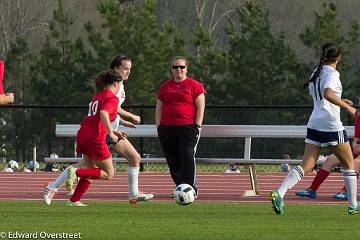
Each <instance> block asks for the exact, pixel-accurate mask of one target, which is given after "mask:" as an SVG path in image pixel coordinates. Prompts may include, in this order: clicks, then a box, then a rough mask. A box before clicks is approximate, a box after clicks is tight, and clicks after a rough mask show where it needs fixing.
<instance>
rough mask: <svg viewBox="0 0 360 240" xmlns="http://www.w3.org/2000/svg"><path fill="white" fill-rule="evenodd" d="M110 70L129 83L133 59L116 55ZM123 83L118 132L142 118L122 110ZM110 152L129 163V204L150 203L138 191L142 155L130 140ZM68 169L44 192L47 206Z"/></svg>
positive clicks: (98, 86)
mask: <svg viewBox="0 0 360 240" xmlns="http://www.w3.org/2000/svg"><path fill="white" fill-rule="evenodd" d="M109 68H110V69H113V70H115V71H116V72H118V73H119V74H120V75H121V77H122V79H123V82H124V81H127V80H128V78H129V75H130V71H131V59H130V58H128V57H127V56H125V55H123V54H118V55H116V56H115V57H114V58H113V60H112V61H111V62H110V66H109ZM123 82H122V83H121V86H120V90H119V92H118V93H117V94H116V96H117V97H118V98H119V105H118V110H117V113H118V116H117V118H116V120H115V121H113V122H112V123H111V126H112V128H113V129H115V130H117V129H119V128H120V125H123V126H125V127H131V128H136V125H137V124H139V123H140V121H141V120H140V116H138V115H135V114H132V113H130V112H128V111H125V110H124V109H122V108H121V105H122V103H123V102H124V100H125V89H124V85H123ZM102 89H103V86H102V85H101V84H100V83H99V82H95V92H100V91H102ZM126 119H127V120H126ZM110 150H111V151H113V152H116V153H117V154H119V155H122V156H123V157H125V158H126V159H127V160H128V161H129V168H128V171H127V172H128V188H129V203H130V204H136V203H137V202H139V201H148V200H150V199H152V198H153V197H154V195H153V194H151V193H143V192H141V191H139V189H138V177H139V169H140V161H141V157H140V154H139V153H138V152H137V151H136V149H135V148H134V146H133V145H132V144H131V143H130V142H129V140H128V139H123V140H122V141H119V142H118V143H116V144H115V145H111V146H110ZM74 167H75V168H86V166H82V165H80V163H77V164H75V165H74ZM68 178H69V177H68V169H65V170H64V171H63V172H62V173H61V174H60V176H59V177H58V178H57V179H56V180H55V181H54V182H50V183H49V184H47V186H46V187H45V188H44V191H43V199H44V202H45V203H46V204H47V205H50V204H51V200H52V198H53V197H54V195H55V194H56V192H57V190H58V189H59V188H60V187H61V186H62V185H64V183H65V181H66V180H67V179H68ZM66 188H67V190H68V191H69V192H70V194H72V185H71V186H68V185H66Z"/></svg>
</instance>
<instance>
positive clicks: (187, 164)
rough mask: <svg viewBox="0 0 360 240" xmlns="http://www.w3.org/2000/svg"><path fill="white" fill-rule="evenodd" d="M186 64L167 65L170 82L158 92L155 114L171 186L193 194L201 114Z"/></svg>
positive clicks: (198, 89) (198, 87)
mask: <svg viewBox="0 0 360 240" xmlns="http://www.w3.org/2000/svg"><path fill="white" fill-rule="evenodd" d="M187 67H188V66H187V61H186V59H185V58H184V57H175V58H174V59H173V60H172V61H171V73H172V75H173V79H170V80H168V81H166V82H165V83H164V84H163V85H162V86H161V87H160V89H159V91H158V94H157V103H156V111H155V121H156V126H157V130H158V136H159V139H160V142H161V146H162V149H163V151H164V154H165V158H166V161H167V163H168V165H169V168H170V174H171V177H172V179H173V181H174V183H175V185H176V186H177V185H179V184H182V183H187V184H189V185H191V186H192V187H193V188H194V189H195V192H196V194H197V183H196V162H195V153H196V147H197V144H198V142H199V138H200V132H201V125H202V122H203V118H204V111H205V93H206V91H205V89H204V87H203V85H202V84H201V83H200V82H198V81H196V80H194V79H192V78H191V77H188V76H187Z"/></svg>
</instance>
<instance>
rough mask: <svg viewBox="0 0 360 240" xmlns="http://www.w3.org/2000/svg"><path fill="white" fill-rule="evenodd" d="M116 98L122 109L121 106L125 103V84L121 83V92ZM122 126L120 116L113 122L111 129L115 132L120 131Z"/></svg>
mask: <svg viewBox="0 0 360 240" xmlns="http://www.w3.org/2000/svg"><path fill="white" fill-rule="evenodd" d="M116 97H117V98H118V99H119V105H118V106H119V107H121V104H123V102H124V101H125V89H124V84H123V83H121V85H120V90H119V92H118V93H117V94H116ZM119 125H120V116H119V114H118V115H117V116H116V119H115V120H114V121H113V122H111V127H112V129H114V130H118V128H119Z"/></svg>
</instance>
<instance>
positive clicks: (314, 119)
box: [307, 65, 344, 132]
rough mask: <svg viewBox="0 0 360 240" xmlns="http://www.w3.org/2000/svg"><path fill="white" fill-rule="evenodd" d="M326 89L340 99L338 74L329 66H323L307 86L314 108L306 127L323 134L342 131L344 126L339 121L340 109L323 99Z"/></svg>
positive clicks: (340, 90) (340, 86)
mask: <svg viewBox="0 0 360 240" xmlns="http://www.w3.org/2000/svg"><path fill="white" fill-rule="evenodd" d="M326 88H331V89H332V91H333V92H334V93H335V95H336V96H337V97H339V98H341V94H342V85H341V81H340V73H339V72H338V71H336V69H334V68H333V67H331V66H329V65H324V66H323V68H322V70H321V72H320V74H319V77H318V78H317V79H316V80H315V81H314V82H311V83H310V84H309V92H310V95H311V96H312V99H313V104H314V108H313V111H312V113H311V116H310V119H309V122H308V125H307V127H308V128H311V129H314V130H318V131H324V132H337V131H342V130H344V126H343V124H342V122H341V120H340V107H339V106H337V105H335V104H333V103H331V102H329V101H328V100H326V99H325V98H324V92H325V89H326Z"/></svg>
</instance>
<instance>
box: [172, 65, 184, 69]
mask: <svg viewBox="0 0 360 240" xmlns="http://www.w3.org/2000/svg"><path fill="white" fill-rule="evenodd" d="M179 68H180V69H185V68H186V66H183V65H182V66H172V69H179Z"/></svg>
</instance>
